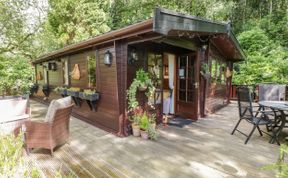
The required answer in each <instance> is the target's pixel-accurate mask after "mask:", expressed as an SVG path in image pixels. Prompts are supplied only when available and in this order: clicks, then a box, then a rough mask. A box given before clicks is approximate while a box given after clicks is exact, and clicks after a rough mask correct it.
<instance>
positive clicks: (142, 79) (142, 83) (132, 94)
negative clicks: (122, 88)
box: [127, 69, 155, 111]
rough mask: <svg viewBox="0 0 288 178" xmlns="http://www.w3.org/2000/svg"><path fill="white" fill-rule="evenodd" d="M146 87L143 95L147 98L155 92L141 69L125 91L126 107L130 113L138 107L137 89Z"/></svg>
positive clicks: (146, 74) (150, 81)
mask: <svg viewBox="0 0 288 178" xmlns="http://www.w3.org/2000/svg"><path fill="white" fill-rule="evenodd" d="M145 87H146V89H145V90H147V88H148V90H147V91H146V93H145V95H146V96H147V97H148V98H149V97H151V96H152V95H153V93H154V91H155V87H154V86H153V83H152V80H151V79H150V78H149V76H148V73H146V72H145V71H144V70H143V69H140V70H138V71H137V74H136V78H134V80H133V82H132V84H131V85H130V87H129V89H128V90H127V100H128V107H129V110H130V111H133V110H134V109H135V108H137V107H138V105H139V103H138V101H137V98H136V93H137V89H139V88H141V89H139V90H142V89H144V88H145Z"/></svg>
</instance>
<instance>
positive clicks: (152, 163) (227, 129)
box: [26, 102, 279, 178]
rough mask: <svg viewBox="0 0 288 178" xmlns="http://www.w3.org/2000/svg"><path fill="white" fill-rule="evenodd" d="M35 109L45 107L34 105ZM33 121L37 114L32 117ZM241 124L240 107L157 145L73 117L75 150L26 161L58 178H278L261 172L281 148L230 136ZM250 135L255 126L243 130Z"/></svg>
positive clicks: (37, 153)
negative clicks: (59, 174)
mask: <svg viewBox="0 0 288 178" xmlns="http://www.w3.org/2000/svg"><path fill="white" fill-rule="evenodd" d="M32 108H34V109H37V108H38V109H42V112H45V108H46V106H44V105H41V104H39V103H36V102H33V103H32ZM32 115H33V112H32ZM237 120H238V110H237V107H236V104H235V103H233V104H230V105H229V106H227V107H225V108H222V109H221V110H220V111H218V112H217V113H216V114H212V115H209V116H208V117H207V118H202V119H199V120H198V121H197V122H192V123H190V124H188V125H185V126H184V127H183V128H179V127H175V126H168V127H165V128H164V127H161V126H160V127H159V129H158V130H159V138H158V140H157V141H144V140H142V139H140V138H136V137H133V136H129V137H125V138H119V137H116V136H114V135H112V134H110V133H108V132H106V131H103V130H101V129H98V128H96V127H93V126H91V125H89V124H87V123H84V122H82V121H80V120H78V119H75V118H73V117H72V119H71V125H70V131H71V139H70V144H69V145H68V144H65V145H63V146H62V147H59V148H58V149H57V150H55V155H54V157H53V158H51V156H50V155H49V151H47V152H46V151H45V150H34V151H33V152H32V153H31V154H30V156H28V157H27V158H26V159H27V160H29V161H31V162H33V163H34V164H35V165H37V167H39V168H40V169H41V170H42V172H43V174H45V175H46V176H48V177H49V176H50V177H53V175H55V173H56V172H57V171H58V170H60V172H62V173H63V174H64V175H69V174H71V175H73V176H75V177H140V176H141V177H181V178H182V177H211V176H213V177H273V175H274V173H273V172H271V171H262V170H259V168H260V167H262V166H264V165H267V164H271V163H273V162H275V161H276V160H277V156H278V149H279V146H277V145H273V144H269V143H268V141H269V138H268V137H267V136H263V137H260V136H259V135H258V133H256V132H255V134H254V135H253V137H252V138H251V140H250V141H249V143H248V144H247V145H244V140H245V138H244V137H243V136H242V135H241V134H237V133H235V135H230V133H231V131H232V128H233V126H234V124H235V123H236V122H237ZM241 128H242V129H244V130H245V131H247V132H248V131H249V130H250V128H251V125H248V124H245V123H244V122H243V125H241Z"/></svg>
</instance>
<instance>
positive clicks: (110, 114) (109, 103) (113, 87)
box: [70, 46, 119, 132]
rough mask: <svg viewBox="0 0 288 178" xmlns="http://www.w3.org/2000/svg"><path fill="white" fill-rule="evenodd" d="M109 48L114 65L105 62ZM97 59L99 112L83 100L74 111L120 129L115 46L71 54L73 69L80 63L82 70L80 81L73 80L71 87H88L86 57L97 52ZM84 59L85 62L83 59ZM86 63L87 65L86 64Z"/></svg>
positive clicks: (90, 119)
mask: <svg viewBox="0 0 288 178" xmlns="http://www.w3.org/2000/svg"><path fill="white" fill-rule="evenodd" d="M107 50H109V51H110V52H111V53H112V56H113V60H112V65H111V66H110V67H109V66H107V65H105V64H104V60H103V58H104V53H105V52H106V51H107ZM96 53H97V56H96V60H97V74H96V75H97V81H96V82H97V84H96V85H97V91H98V92H100V100H99V102H98V108H97V112H92V111H90V109H89V107H88V105H87V103H86V102H82V106H81V107H80V108H75V109H74V111H75V113H76V114H77V115H79V116H80V117H84V118H83V119H84V120H86V121H87V122H89V123H91V124H94V125H97V126H100V127H103V128H106V129H108V130H111V131H113V132H118V130H119V102H118V90H117V70H116V56H115V49H114V46H112V47H109V48H101V49H97V50H93V51H89V52H85V53H83V54H82V53H81V54H77V55H75V56H74V55H73V56H70V60H71V61H70V66H71V70H73V64H76V63H78V64H79V66H80V70H81V79H80V80H79V81H75V80H71V87H81V88H86V87H87V85H88V79H87V65H86V59H87V56H88V55H93V54H96ZM81 59H82V60H84V61H85V62H83V61H81ZM84 65H85V66H84ZM81 68H82V69H81Z"/></svg>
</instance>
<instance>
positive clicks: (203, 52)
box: [199, 43, 209, 117]
mask: <svg viewBox="0 0 288 178" xmlns="http://www.w3.org/2000/svg"><path fill="white" fill-rule="evenodd" d="M208 44H209V43H208ZM199 52H200V71H201V69H202V65H203V64H207V63H208V56H209V45H208V46H207V48H203V47H202V46H201V47H200V50H199ZM200 71H199V72H200ZM206 89H207V79H205V77H204V76H202V75H200V117H205V103H206Z"/></svg>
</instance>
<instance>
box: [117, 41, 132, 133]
mask: <svg viewBox="0 0 288 178" xmlns="http://www.w3.org/2000/svg"><path fill="white" fill-rule="evenodd" d="M115 50H116V64H117V85H118V99H119V132H118V135H120V136H127V135H128V130H127V127H126V126H127V123H128V122H129V121H128V120H127V116H126V106H127V99H126V89H127V59H128V57H127V56H128V53H127V52H128V46H127V42H126V41H116V43H115Z"/></svg>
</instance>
